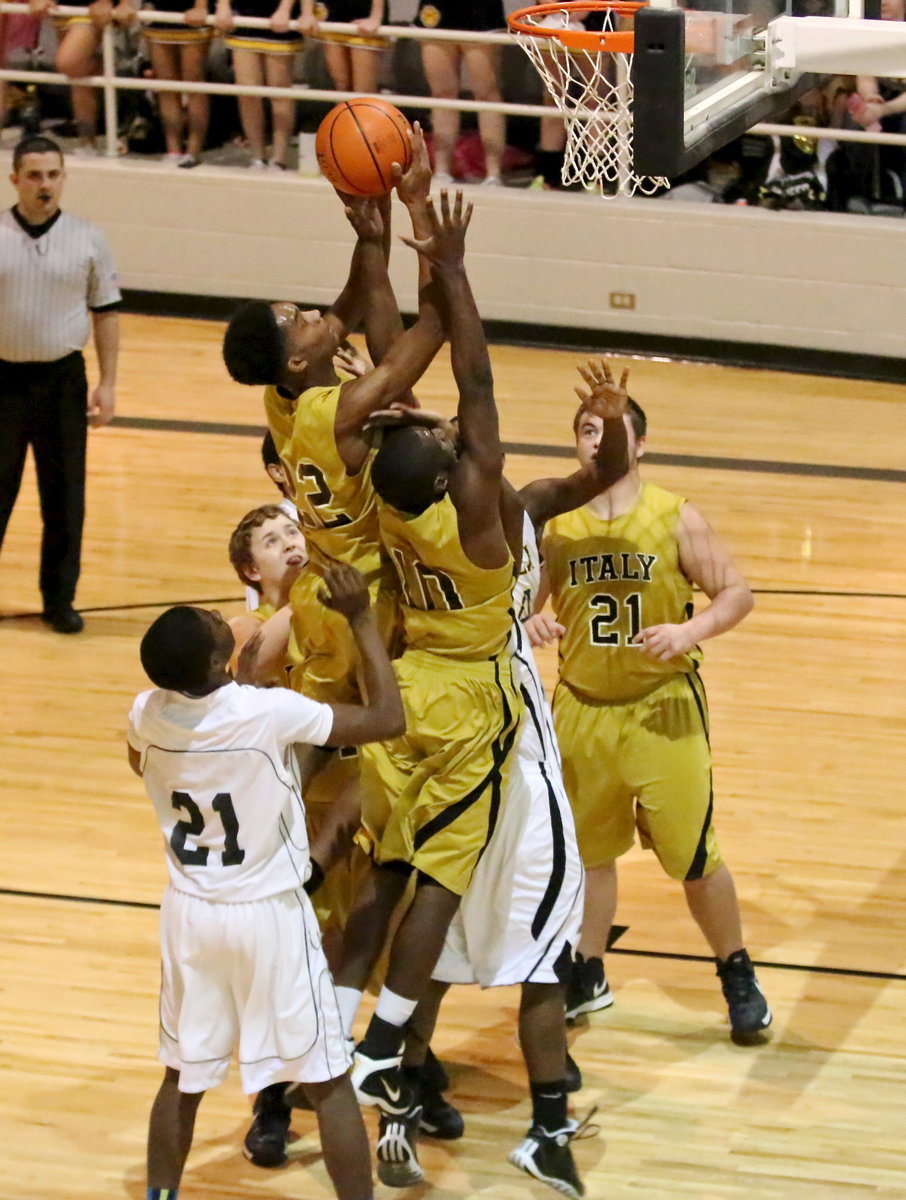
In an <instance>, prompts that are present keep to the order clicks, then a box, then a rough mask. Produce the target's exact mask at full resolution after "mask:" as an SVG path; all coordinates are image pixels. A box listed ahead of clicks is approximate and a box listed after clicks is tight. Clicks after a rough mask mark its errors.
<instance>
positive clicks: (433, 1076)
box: [422, 1046, 450, 1092]
mask: <svg viewBox="0 0 906 1200" xmlns="http://www.w3.org/2000/svg"><path fill="white" fill-rule="evenodd" d="M422 1079H423V1080H424V1081H425V1085H426V1086H427V1087H428V1088H430V1089H431V1090H432V1091H434V1092H445V1091H446V1090H447V1088H448V1087H449V1086H450V1076H449V1075H448V1074H447V1072H446V1070H445V1069H444V1065H443V1063H442V1062H441V1061H440V1059H439V1058H438V1057H437V1055H436V1054H435V1053H434V1051H433V1050H432V1049H431V1047H430V1046H429V1047H428V1049H427V1051H426V1052H425V1062H424V1065H423V1067H422Z"/></svg>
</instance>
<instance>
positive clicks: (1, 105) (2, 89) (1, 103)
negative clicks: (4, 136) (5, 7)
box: [0, 13, 6, 129]
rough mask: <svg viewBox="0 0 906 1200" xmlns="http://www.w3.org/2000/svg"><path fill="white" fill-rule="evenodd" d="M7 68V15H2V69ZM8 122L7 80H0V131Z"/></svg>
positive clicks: (0, 57)
mask: <svg viewBox="0 0 906 1200" xmlns="http://www.w3.org/2000/svg"><path fill="white" fill-rule="evenodd" d="M2 66H6V13H0V67H2ZM5 120H6V80H5V79H0V129H2V128H3V122H4V121H5Z"/></svg>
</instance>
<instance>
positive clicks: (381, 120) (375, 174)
mask: <svg viewBox="0 0 906 1200" xmlns="http://www.w3.org/2000/svg"><path fill="white" fill-rule="evenodd" d="M410 131H411V126H410V124H409V122H408V121H407V120H406V118H405V117H404V116H403V114H402V113H401V112H400V110H399V109H398V108H394V106H393V105H392V104H388V103H387V101H386V100H381V99H379V97H377V96H363V97H361V98H359V99H356V100H342V101H341V102H340V103H339V104H337V105H336V107H334V108H332V109H331V110H330V112H329V113H328V114H327V116H326V117H325V118H324V120H323V121H322V122H321V124H320V125H319V126H318V136H317V137H316V138H315V153H316V154H317V156H318V166H319V167H320V168H321V173H322V174H323V175H324V176H325V177H326V178H327V179H328V180H330V182H331V183H332V184H333V186H334V187H335V188H337V189H338V190H339V191H341V192H349V193H351V194H352V195H353V196H382V195H383V194H384V193H385V192H389V191H390V189H391V188H392V187H393V170H392V166H393V163H395V162H398V163H399V164H400V166H401V167H402V168H403V170H404V171H405V170H407V168H408V167H409V164H410V163H411V161H412V147H411V145H410V143H409V133H410Z"/></svg>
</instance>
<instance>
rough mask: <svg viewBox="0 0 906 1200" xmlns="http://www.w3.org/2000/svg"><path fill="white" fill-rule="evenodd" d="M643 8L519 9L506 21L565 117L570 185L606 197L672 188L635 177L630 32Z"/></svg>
mask: <svg viewBox="0 0 906 1200" xmlns="http://www.w3.org/2000/svg"><path fill="white" fill-rule="evenodd" d="M644 7H645V4H644V3H641V2H637V0H567V2H566V3H562V4H536V5H534V6H530V7H529V8H520V9H517V10H516V12H514V13H512V14H511V15H510V16H509V17H508V18H507V23H508V24H509V27H510V32H511V33H512V34H513V36H514V38H515V39H516V41H517V42H518V43H519V45H520V46H521V47H522V48H523V50H524V51H525V52H526V54H527V55H528V56H529V58H530V59H531V61H532V64H533V65H534V67H535V70H536V71H537V72H538V74H539V75H540V76H541V78H542V79H543V80H544V83H545V86H546V87H547V90H548V91H549V92H550V94H551V96H552V97H553V99H554V103H555V104H556V105H557V108H558V109H559V110H560V112H561V113H562V114H563V115H564V117H565V118H566V122H565V123H566V150H565V153H564V157H563V170H562V173H561V178H562V180H563V182H564V184H573V183H579V184H581V185H582V187H584V188H586V189H588V190H590V191H593V190H600V191H601V194H602V195H604V196H620V195H622V196H631V195H632V194H633V193H634V192H642V193H643V194H651V193H653V192H655V191H657V190H658V189H659V188H662V187H666V186H668V181H667V180H666V179H662V178H657V177H654V176H651V175H636V173H635V171H634V170H633V163H632V95H633V87H632V53H633V48H634V44H635V35H634V33H633V31H632V29H627V28H626V26H627V24H629V23H631V21H632V18H633V17H634V16H635V14H636V13H637V12H638V10H639V9H640V8H644ZM589 17H590V18H592V19H591V20H590V21H588V20H587V18H589ZM588 25H591V26H593V28H587V26H588Z"/></svg>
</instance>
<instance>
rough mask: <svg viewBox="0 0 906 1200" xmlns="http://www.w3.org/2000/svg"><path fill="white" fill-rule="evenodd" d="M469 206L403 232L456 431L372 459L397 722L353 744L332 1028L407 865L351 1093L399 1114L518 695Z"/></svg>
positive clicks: (362, 971)
mask: <svg viewBox="0 0 906 1200" xmlns="http://www.w3.org/2000/svg"><path fill="white" fill-rule="evenodd" d="M470 215H471V208H469V209H468V210H467V211H466V212H463V208H462V197H461V196H458V197H457V200H456V203H455V204H454V206H453V207H452V209H451V208H450V205H449V203H448V199H447V196H446V194H445V193H444V194H443V196H442V215H441V217H440V218H438V217H437V216H436V215H435V213H434V210H433V208H432V209H431V225H432V233H431V236H430V237H429V238H426V239H422V240H416V241H413V242H411V243H410V244H412V245H413V246H415V248H416V249H418V250H419V251H420V252H421V254H422V255H423V256H424V257H425V258H428V259H429V260H430V261H431V264H432V268H433V271H434V273H435V276H436V278H437V281H438V282H439V284H440V286H441V287H442V289H443V294H444V300H445V304H444V314H445V321H446V323H447V327H448V330H449V334H450V339H451V357H452V363H453V371H454V375H455V377H456V382H457V386H458V388H459V397H460V398H459V410H458V416H459V437H458V444H457V445H455V446H454V444H453V442H452V441H451V440H449V439H448V438H447V437H445V436H444V435H443V433H442V431H440V430H436V429H428V428H424V427H422V426H405V427H403V428H399V429H394V430H389V431H386V432H385V435H384V440H383V444H382V446H381V449H380V450H379V451H378V454H377V456H376V457H375V460H374V465H373V468H372V479H373V482H374V486H375V489H376V491H377V492H378V495H379V496H380V497H381V502H382V503H381V505H380V510H379V515H380V525H381V537H382V540H383V543H384V546H385V548H386V551H387V552H388V554H389V555H390V557H391V559H392V561H393V563H394V564H395V566H396V569H397V573H398V576H399V582H400V587H401V590H402V612H403V624H404V638H405V644H406V649H405V651H404V653H403V655H402V657H401V658H400V659H399V660H398V662H397V664H396V670H397V676H398V678H399V680H400V684H401V691H402V693H403V695H404V704H405V706H406V714H407V732H406V734H405V735H404V736H402V737H400V738H398V739H396V740H394V741H392V742H387V743H384V744H382V745H380V746H376V747H375V748H374V753H373V754H369V755H368V756H367V757H365V756H363V768H362V770H363V824H364V826H365V829H366V831H367V833H368V834H369V835H370V837H371V839H372V849H373V856H374V860H375V862H376V863H377V864H378V870H377V871H376V872H375V875H374V877H373V887H371V888H369V889H368V890H367V891H365V892H364V893H363V894H362V895H361V897H360V898H359V900H358V902H357V904H356V906H355V908H354V909H353V912H352V913H351V914H350V918H349V921H348V923H347V926H346V931H345V934H344V944H343V950H344V954H343V963H342V965H341V967H340V969H339V971H338V972H337V982H338V984H339V985H340V986H339V987H338V993H339V995H340V1002H341V1006H342V1007H343V1009H344V1018H345V1022H346V1027H347V1029H348V1028H350V1027H351V1024H352V1019H353V1016H354V1014H355V1006H356V1003H357V1000H358V998H359V997H360V995H361V991H362V989H363V988H364V986H365V984H366V982H367V980H368V977H369V975H370V973H371V970H372V969H373V966H374V963H375V961H376V959H377V957H378V955H379V953H380V950H381V946H382V944H383V939H384V936H385V933H386V929H387V924H388V921H389V917H390V913H391V911H392V909H393V908H394V906H395V904H396V902H397V901H398V900H399V898H400V896H401V895H402V892H403V890H404V887H405V883H406V879H407V878H408V877H409V876H410V875H412V874H413V873H414V874H415V877H416V888H415V894H414V898H413V900H412V902H411V904H410V906H409V908H408V911H407V912H406V915H405V916H404V918H403V920H402V923H401V924H400V926H399V929H398V931H397V932H396V934H395V935H394V938H393V942H392V946H391V951H390V962H389V967H388V971H387V978H386V984H385V986H384V988H383V989H382V991H381V994H380V996H379V998H378V1002H377V1007H376V1010H375V1015H374V1017H373V1018H372V1020H371V1022H370V1024H369V1026H368V1030H367V1032H366V1034H365V1037H364V1039H363V1041H362V1043H361V1045H360V1046H359V1047H358V1050H357V1056H356V1074H355V1082H356V1090H357V1092H358V1095H359V1098H360V1100H362V1102H363V1103H366V1104H376V1105H377V1106H378V1107H380V1108H381V1109H382V1110H383V1111H384V1112H385V1113H388V1114H391V1115H395V1116H398V1117H400V1118H402V1119H403V1120H405V1121H406V1122H407V1123H412V1122H417V1119H418V1114H417V1112H416V1111H414V1109H415V1108H416V1107H417V1106H416V1105H415V1104H414V1100H415V1097H413V1095H412V1093H411V1089H410V1088H409V1087H408V1086H407V1081H406V1079H405V1078H404V1077H403V1076H402V1075H401V1073H400V1069H399V1068H400V1058H401V1053H402V1043H403V1026H404V1025H405V1023H406V1022H407V1021H408V1019H409V1017H410V1016H411V1015H412V1012H413V1011H414V1009H415V1006H416V1003H417V1001H418V999H419V998H420V996H421V994H422V993H423V991H424V989H425V987H426V985H427V983H428V980H429V978H430V975H431V971H432V970H433V968H434V965H435V962H436V960H437V956H438V955H439V953H440V950H441V947H442V945H443V942H444V938H445V935H446V931H447V928H448V926H449V923H450V920H451V918H452V917H453V914H454V913H455V911H456V909H457V907H458V905H459V903H460V898H461V896H462V895H463V893H464V892H465V891H466V889H467V888H468V886H469V884H470V882H471V879H472V876H473V873H474V870H475V867H476V864H477V862H478V860H479V858H480V856H481V853H482V851H483V849H484V847H485V845H486V844H487V842H488V839H489V837H490V835H491V833H492V832H493V830H494V826H495V824H496V821H497V818H498V816H499V813H500V809H501V805H502V802H503V793H504V789H505V786H506V777H507V774H508V770H509V765H510V752H511V750H512V747H513V744H514V742H515V736H516V732H517V727H518V722H519V718H520V715H521V709H522V703H521V699H520V697H519V694H518V691H517V689H516V688H515V685H514V682H513V676H512V665H511V661H510V656H509V654H508V652H507V643H508V640H509V636H510V630H511V625H512V616H511V605H512V595H511V592H512V582H513V575H514V562H515V561H518V559H517V556H518V553H519V550H520V529H521V511H517V510H518V504H517V505H515V506H514V505H512V504H511V503H510V504H507V503H505V501H504V496H503V486H502V468H503V452H502V447H501V443H500V436H499V430H498V421H497V410H496V405H495V403H494V396H493V381H492V378H491V372H490V363H489V361H488V358H487V350H486V346H485V344H484V339H483V338H480V339H479V340H478V342H477V343H476V341H475V339H474V337H473V334H474V331H475V328H476V321H477V313H476V311H475V302H474V299H473V298H472V294H471V290H470V288H469V284H468V279H467V277H466V274H465V268H464V265H463V245H464V239H465V231H466V228H467V226H468V222H469V217H470ZM478 328H479V329H480V322H479V323H478ZM504 509H507V511H508V514H509V517H510V520H509V521H508V523H507V524H506V525H505V522H504V518H503V516H502V515H501V514H502V510H504ZM513 518H515V519H513ZM347 1004H348V1005H349V1007H348V1008H347Z"/></svg>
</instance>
